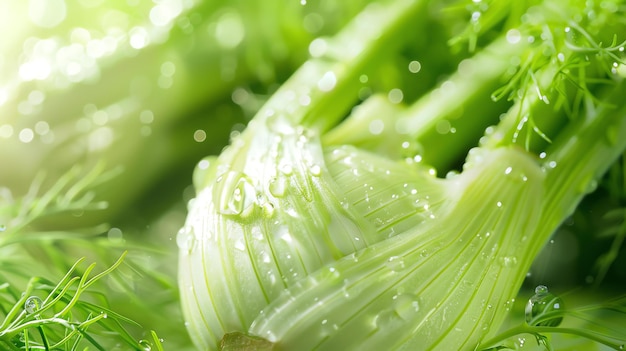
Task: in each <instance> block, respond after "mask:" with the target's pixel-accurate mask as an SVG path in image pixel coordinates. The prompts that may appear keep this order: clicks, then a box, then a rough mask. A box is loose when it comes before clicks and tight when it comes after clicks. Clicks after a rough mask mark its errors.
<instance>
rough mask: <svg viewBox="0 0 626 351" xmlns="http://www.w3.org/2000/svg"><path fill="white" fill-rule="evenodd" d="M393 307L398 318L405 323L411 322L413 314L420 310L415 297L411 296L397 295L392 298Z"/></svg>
mask: <svg viewBox="0 0 626 351" xmlns="http://www.w3.org/2000/svg"><path fill="white" fill-rule="evenodd" d="M393 307H394V310H395V312H396V313H397V314H398V316H399V317H400V318H402V319H404V320H406V321H410V320H413V319H414V317H415V314H416V313H417V312H419V310H420V306H419V302H418V300H417V296H415V295H412V294H399V295H396V296H394V297H393Z"/></svg>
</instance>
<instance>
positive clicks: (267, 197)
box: [177, 0, 626, 350]
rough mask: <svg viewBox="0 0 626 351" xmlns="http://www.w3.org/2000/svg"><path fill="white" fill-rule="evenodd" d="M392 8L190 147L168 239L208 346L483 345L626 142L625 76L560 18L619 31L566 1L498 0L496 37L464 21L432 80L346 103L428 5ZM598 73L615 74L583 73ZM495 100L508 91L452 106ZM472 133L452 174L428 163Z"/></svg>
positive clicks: (187, 309) (445, 164)
mask: <svg viewBox="0 0 626 351" xmlns="http://www.w3.org/2000/svg"><path fill="white" fill-rule="evenodd" d="M385 5H386V6H382V7H373V6H372V7H371V8H369V9H366V11H364V12H363V13H362V14H361V15H359V16H357V17H356V18H355V19H354V21H353V22H352V23H351V24H350V25H349V26H347V27H346V28H345V29H344V30H343V31H342V32H341V33H340V34H338V35H337V36H336V37H334V38H333V39H324V42H323V45H321V44H320V45H321V47H323V49H324V50H321V52H320V53H319V55H314V56H315V57H314V58H312V59H311V60H309V61H308V62H306V63H305V64H304V65H303V66H302V67H301V69H300V70H298V71H297V72H296V73H295V74H294V76H293V77H292V78H291V79H290V80H289V81H288V82H286V83H285V84H284V85H283V86H282V87H281V88H280V89H279V90H278V91H277V92H276V94H275V95H273V96H272V98H270V100H269V101H268V102H267V104H266V105H265V106H264V107H262V108H261V109H260V111H259V112H258V114H257V115H256V116H255V118H254V119H253V120H252V122H251V123H250V124H249V126H248V128H247V129H246V130H245V131H244V132H242V134H241V135H240V136H239V137H238V138H236V139H234V140H233V142H232V145H230V146H229V147H228V149H226V150H225V151H224V152H223V153H222V154H221V155H220V156H219V157H217V158H210V159H205V160H203V161H202V162H201V163H200V165H199V167H198V169H197V171H196V174H195V175H194V182H195V185H196V188H197V196H196V198H195V199H194V200H193V201H192V202H191V203H190V205H189V215H188V217H187V221H186V224H185V227H184V228H183V229H182V230H181V232H180V233H179V234H178V237H177V241H178V244H179V247H180V249H181V255H180V261H179V262H180V286H181V289H182V291H183V294H182V300H183V301H182V302H183V309H184V314H185V316H186V318H187V322H188V329H189V331H190V333H191V335H192V337H194V339H195V342H196V345H197V346H198V347H199V348H201V349H207V348H208V349H216V348H218V347H221V348H222V349H230V348H234V347H236V344H235V343H239V342H240V341H242V340H244V341H245V343H246V345H250V346H249V348H251V349H254V346H253V345H255V344H256V345H258V346H259V347H260V348H262V349H268V348H272V347H273V348H272V349H275V350H296V349H297V350H315V349H324V350H352V349H358V350H380V349H389V350H405V349H406V350H410V349H416V348H419V349H426V350H474V349H477V348H480V347H481V346H485V347H487V346H492V345H483V344H482V343H483V341H484V340H486V339H489V338H492V337H493V336H494V335H495V334H496V333H497V330H498V328H499V327H500V325H501V324H502V322H503V320H504V318H505V317H506V315H507V313H508V312H509V310H510V309H511V307H512V304H513V301H514V298H515V297H516V295H517V292H518V290H519V288H520V286H521V284H522V281H523V279H524V277H525V275H526V272H527V271H528V269H529V267H530V265H531V263H532V262H533V260H534V258H535V257H536V255H537V254H538V252H539V249H540V248H541V247H542V245H543V244H544V243H545V242H546V241H547V240H548V238H549V236H550V235H551V234H552V233H553V232H554V230H556V228H557V227H558V225H560V223H561V222H562V221H563V220H564V219H565V218H567V216H569V215H570V214H571V211H572V209H573V208H574V207H575V206H576V205H577V204H578V203H579V202H580V201H581V199H582V197H583V196H584V194H586V192H587V191H588V189H589V184H593V183H594V181H596V180H597V178H598V177H600V176H601V175H602V174H603V173H604V172H605V171H606V169H607V168H608V167H609V165H610V164H612V163H613V161H614V160H615V159H616V157H617V156H618V155H619V154H620V153H622V152H623V151H624V149H625V148H626V142H624V141H622V140H625V137H626V135H625V134H626V129H625V128H626V118H625V116H624V115H623V109H622V108H617V109H616V108H614V107H613V106H612V104H611V103H613V104H615V102H616V101H617V99H619V98H618V97H619V96H621V95H620V94H623V93H624V91H623V90H624V83H623V81H622V78H621V77H619V76H618V75H617V74H615V73H613V74H612V75H609V76H607V75H606V72H603V71H602V69H600V67H605V64H606V62H604V61H603V59H600V60H598V61H594V63H593V65H591V66H590V67H588V65H585V64H580V61H579V60H580V58H581V57H580V55H579V54H578V52H580V51H581V50H583V49H584V48H583V49H580V47H572V43H571V42H570V38H568V37H567V34H564V33H567V28H570V30H571V28H581V29H577V30H578V31H579V33H580V34H584V35H585V36H586V39H585V40H582V41H581V40H579V41H577V42H576V43H577V45H583V46H584V45H588V47H590V48H591V50H595V51H593V52H595V53H598V55H602V54H607V53H611V52H613V50H614V49H615V50H619V49H618V48H620V47H622V48H623V45H621V46H620V45H617V44H614V45H613V46H611V47H610V48H609V49H606V50H605V49H602V48H600V47H598V46H597V45H596V44H595V41H594V39H593V38H594V36H599V35H600V34H599V33H598V30H597V27H596V23H595V22H594V21H595V19H596V17H594V18H591V19H589V22H590V23H588V22H585V21H582V20H577V18H578V17H577V16H578V15H579V12H578V11H581V10H580V7H581V6H582V5H581V4H580V3H578V2H575V1H574V4H573V5H572V6H569V5H568V4H566V3H565V2H561V1H555V0H546V1H543V2H537V4H535V3H533V4H526V5H527V6H517V5H515V6H513V5H511V7H510V8H508V7H507V5H506V3H504V2H499V1H495V2H494V6H495V10H494V11H495V12H492V13H491V15H492V17H489V16H487V17H486V18H488V19H490V21H495V22H499V21H500V20H502V21H504V23H500V25H501V26H503V28H504V29H502V28H500V27H498V25H497V23H489V24H488V25H487V27H488V28H487V29H479V28H477V29H476V30H475V31H474V33H475V34H478V33H483V31H484V32H485V33H491V31H490V29H489V28H492V29H493V28H498V31H503V32H502V34H500V35H499V36H497V37H496V38H495V39H494V40H493V41H491V43H490V44H483V43H482V42H480V41H476V40H477V39H478V38H473V37H471V38H469V40H470V46H471V48H472V49H475V50H476V51H477V53H476V54H475V55H473V57H471V58H467V60H465V61H462V62H461V64H459V67H458V70H457V72H456V73H455V74H452V75H451V76H450V77H449V78H447V79H445V80H444V81H443V82H442V83H441V84H440V86H439V87H438V88H436V89H433V90H432V91H431V92H429V93H427V94H426V95H425V96H423V97H421V98H419V99H418V100H417V101H415V102H412V104H411V105H409V106H406V107H405V106H402V105H398V103H399V101H398V99H397V92H395V93H396V95H393V96H392V95H391V94H390V95H389V101H385V99H384V98H381V95H375V96H374V97H373V98H370V99H369V100H366V101H365V102H364V103H363V104H362V105H361V106H359V107H358V108H357V109H355V110H354V111H353V112H352V113H351V114H349V116H348V118H346V119H345V120H344V119H343V117H344V116H345V114H346V113H347V111H348V110H349V109H350V107H353V106H354V104H355V102H356V101H357V98H358V97H359V94H358V93H359V90H360V84H359V83H362V79H361V78H362V77H363V75H365V74H368V73H369V72H371V70H372V69H374V68H375V67H376V66H377V65H382V64H384V62H385V58H384V57H385V55H389V54H390V53H394V52H397V51H395V50H400V49H401V47H402V45H403V44H404V43H405V42H408V41H410V40H409V39H406V38H405V36H402V35H401V34H402V33H405V31H406V30H407V29H408V28H411V26H412V25H415V24H416V23H418V22H420V20H421V19H422V18H423V16H424V9H427V8H430V6H433V5H432V4H428V6H427V3H426V2H421V1H414V2H410V1H395V2H393V1H392V2H389V3H386V4H385ZM377 6H380V5H377ZM476 6H479V5H476ZM584 8H585V10H586V9H587V8H586V7H584ZM481 11H484V9H483V10H481ZM521 11H524V13H523V15H522V13H521ZM598 11H600V10H598ZM602 11H604V12H601V13H602V14H603V16H606V17H605V19H604V21H607V22H609V20H608V19H606V18H611V19H614V17H612V16H614V12H613V11H611V10H610V9H608V8H605V10H602ZM507 13H508V14H509V16H520V19H519V20H517V19H509V18H506V15H505V14H507ZM479 15H480V13H479ZM474 16H475V14H474V13H473V14H472V18H473V19H472V20H475V19H474ZM505 18H506V20H505ZM372 22H375V23H377V24H378V26H376V27H375V29H372V27H371V26H370V25H369V24H370V23H372ZM578 22H581V25H580V26H585V28H588V30H589V32H587V31H586V30H585V29H582V28H583V27H574V25H575V24H576V23H578ZM591 22H593V23H591ZM474 25H475V23H474ZM576 25H577V24H576ZM577 26H578V25H577ZM617 27H620V26H617ZM539 34H540V35H541V36H540V37H539V36H538V35H539ZM552 34H553V36H551V35H552ZM481 35H482V34H481ZM538 38H541V39H542V41H539V40H538ZM318 44H319V43H318ZM594 45H596V46H594ZM609 56H610V55H609ZM610 57H611V58H613V56H610ZM616 64H617V63H616ZM610 66H611V64H609V65H608V68H609V71H610ZM562 74H563V75H565V76H566V77H568V78H569V79H570V80H568V81H567V83H564V84H561V81H560V80H559V79H557V78H560V77H562V76H561V75H562ZM573 77H577V79H574V78H573ZM500 79H503V81H500ZM596 79H597V80H603V82H605V83H608V84H607V85H608V87H607V88H606V89H597V88H594V89H591V88H589V87H588V86H586V84H587V83H591V82H593V81H594V80H596ZM504 80H506V82H504ZM500 83H502V84H504V86H503V87H502V88H501V89H497V86H498V85H499V84H500ZM591 90H593V92H592V91H591ZM535 92H536V94H535ZM592 94H597V96H596V95H592ZM581 96H582V98H581ZM487 97H490V98H491V97H492V98H493V99H495V100H498V99H499V100H503V98H504V97H507V98H509V99H510V100H511V104H510V105H511V106H510V108H509V104H507V103H506V102H502V101H500V102H499V103H493V102H491V103H488V106H487V107H484V108H480V110H477V111H463V108H464V107H467V108H473V107H478V106H483V105H484V104H486V102H485V99H486V98H487ZM594 98H595V99H594ZM604 99H606V100H607V103H595V101H598V100H599V101H603V100H604ZM400 100H401V99H400ZM550 102H552V103H553V104H554V105H551V104H550ZM580 106H584V107H585V108H586V109H581V108H580ZM507 109H508V110H507ZM564 116H567V117H569V120H568V119H566V118H563V117H564ZM542 117H543V119H542ZM492 123H497V126H496V127H491V128H489V129H488V131H489V132H488V133H487V135H486V136H485V137H484V138H483V139H481V141H480V142H479V140H478V139H479V136H478V135H477V134H479V133H478V132H477V131H480V130H482V129H483V128H486V127H487V126H488V125H490V124H492ZM456 128H458V133H457V131H456ZM603 128H606V130H604V129H603ZM533 133H535V134H537V137H536V138H535V134H533ZM441 134H447V136H446V138H437V136H438V135H441ZM536 140H539V142H536ZM420 143H421V146H416V145H419V144H420ZM476 144H479V147H477V148H472V149H471V150H470V151H469V152H468V153H467V154H468V156H467V158H466V161H465V164H464V166H463V170H462V172H461V173H460V174H455V173H454V172H452V173H450V175H449V176H446V178H445V179H440V178H436V177H435V173H436V171H435V168H437V169H442V168H443V169H445V168H449V167H450V165H451V164H452V162H453V160H455V159H457V158H459V157H462V155H463V154H464V153H465V151H467V149H468V148H469V145H476ZM549 144H550V146H547V145H549ZM422 147H423V148H424V150H423V151H421V150H419V149H420V148H422ZM445 153H449V154H447V155H444V154H445ZM434 158H436V160H434ZM433 165H434V166H435V168H431V167H432V166H433ZM246 333H248V334H251V336H249V338H246V337H245V335H244V334H246ZM260 338H264V339H265V340H263V339H260ZM220 341H221V342H220Z"/></svg>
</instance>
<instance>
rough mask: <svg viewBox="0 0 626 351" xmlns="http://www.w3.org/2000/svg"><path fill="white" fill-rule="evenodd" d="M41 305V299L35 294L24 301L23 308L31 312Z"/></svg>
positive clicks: (38, 308)
mask: <svg viewBox="0 0 626 351" xmlns="http://www.w3.org/2000/svg"><path fill="white" fill-rule="evenodd" d="M42 305H43V301H42V300H41V299H40V298H39V297H37V296H31V297H29V298H27V299H26V302H24V310H26V313H28V314H33V313H36V312H38V311H39V310H40V309H41V307H42Z"/></svg>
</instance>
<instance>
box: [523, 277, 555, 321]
mask: <svg viewBox="0 0 626 351" xmlns="http://www.w3.org/2000/svg"><path fill="white" fill-rule="evenodd" d="M561 309H563V300H561V298H560V297H558V296H556V295H554V294H552V293H550V292H549V291H548V287H546V286H545V285H538V286H537V287H536V288H535V295H533V296H532V297H531V298H530V299H528V302H527V303H526V309H525V313H526V323H528V324H529V325H532V326H546V327H556V326H558V325H559V324H561V321H562V320H563V317H562V315H561V314H559V313H558V312H559V310H561ZM553 313H554V314H556V315H555V316H553V317H550V316H545V315H549V314H553Z"/></svg>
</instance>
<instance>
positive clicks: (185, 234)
mask: <svg viewBox="0 0 626 351" xmlns="http://www.w3.org/2000/svg"><path fill="white" fill-rule="evenodd" d="M195 244H196V235H195V232H194V231H193V229H192V228H191V227H186V226H185V227H183V228H181V229H180V230H179V231H178V233H177V234H176V245H178V248H179V249H180V250H182V251H186V252H187V253H191V251H192V250H193V248H194V246H195Z"/></svg>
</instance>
